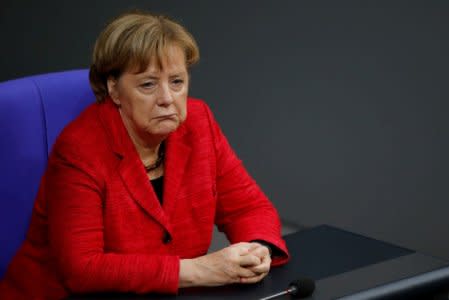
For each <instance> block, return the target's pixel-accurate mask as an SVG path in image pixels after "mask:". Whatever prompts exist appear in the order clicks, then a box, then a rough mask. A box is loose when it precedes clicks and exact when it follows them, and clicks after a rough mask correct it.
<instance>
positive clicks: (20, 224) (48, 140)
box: [0, 70, 95, 278]
mask: <svg viewBox="0 0 449 300" xmlns="http://www.w3.org/2000/svg"><path fill="white" fill-rule="evenodd" d="M94 101H95V97H94V95H93V92H92V90H91V88H90V85H89V80H88V70H73V71H66V72H58V73H49V74H42V75H36V76H29V77H24V78H21V79H16V80H10V81H6V82H2V83H0V168H1V171H0V278H2V277H3V275H4V273H5V270H6V268H7V266H8V264H9V262H10V261H11V259H12V257H13V255H14V254H15V253H16V251H17V250H18V248H19V247H20V245H21V243H22V241H23V240H24V238H25V234H26V231H27V230H28V226H29V221H30V219H31V211H32V209H33V204H34V200H35V197H36V194H37V190H38V187H39V183H40V180H41V177H42V175H43V173H44V171H45V168H46V165H47V159H48V154H49V152H50V151H51V147H52V145H53V143H54V142H55V139H56V137H57V136H58V134H59V133H60V132H61V130H62V129H63V128H64V126H65V125H67V123H69V122H70V121H71V120H73V119H74V118H75V117H76V116H77V115H78V114H79V113H80V112H81V111H82V110H83V109H84V108H85V107H86V106H87V105H88V104H90V103H93V102H94Z"/></svg>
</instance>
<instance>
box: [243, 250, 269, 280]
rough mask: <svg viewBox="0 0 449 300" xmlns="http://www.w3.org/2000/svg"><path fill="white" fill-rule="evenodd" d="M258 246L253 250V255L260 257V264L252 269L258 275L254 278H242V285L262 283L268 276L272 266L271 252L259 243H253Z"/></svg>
mask: <svg viewBox="0 0 449 300" xmlns="http://www.w3.org/2000/svg"><path fill="white" fill-rule="evenodd" d="M251 244H253V245H254V244H255V245H256V246H255V247H253V248H252V250H251V253H252V254H254V255H256V256H257V257H259V259H260V264H259V265H257V266H253V267H251V268H250V270H251V271H253V273H255V274H256V276H254V277H248V278H241V281H240V282H241V283H256V282H259V281H261V280H262V279H263V278H264V277H265V276H267V275H268V272H269V271H270V266H271V255H270V250H268V248H267V247H266V246H264V245H262V244H259V243H257V242H254V243H251Z"/></svg>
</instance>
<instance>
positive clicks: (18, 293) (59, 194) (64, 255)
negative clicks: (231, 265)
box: [0, 99, 288, 299]
mask: <svg viewBox="0 0 449 300" xmlns="http://www.w3.org/2000/svg"><path fill="white" fill-rule="evenodd" d="M164 167H165V174H164V189H163V204H162V206H161V205H160V203H159V201H158V199H157V196H156V195H155V193H154V190H153V188H152V186H151V183H150V181H149V180H148V177H147V175H146V173H145V170H144V167H143V164H142V162H141V160H140V158H139V156H138V154H137V151H136V149H135V147H134V145H133V143H132V141H131V139H130V138H129V136H128V133H127V131H126V129H125V127H124V125H123V123H122V120H121V118H120V115H119V113H118V110H117V108H116V107H115V106H114V105H113V103H112V101H110V100H107V101H106V103H103V104H93V105H91V106H90V107H88V108H87V109H86V110H85V111H84V112H83V113H82V114H81V115H80V116H79V117H78V118H77V119H76V120H75V121H73V122H72V123H71V124H70V125H69V126H67V127H66V128H65V129H64V131H63V132H62V134H61V135H60V136H59V138H58V139H57V141H56V143H55V145H54V147H53V151H52V153H51V155H50V158H49V161H48V168H47V171H46V173H45V175H44V177H43V179H42V182H41V185H40V189H39V193H38V195H37V199H36V202H35V205H34V210H33V215H32V220H31V225H30V228H29V231H28V234H27V237H26V240H25V242H24V243H23V245H22V247H21V248H20V250H19V251H18V253H17V254H16V256H15V257H14V259H13V261H12V262H11V264H10V266H9V268H8V271H7V273H6V276H5V278H4V280H3V281H2V282H1V283H0V298H1V299H60V298H63V297H66V296H67V295H69V294H71V293H85V292H97V291H119V292H135V293H147V292H160V293H176V292H177V290H178V280H179V261H180V259H181V258H192V257H197V256H200V255H204V254H206V253H207V251H208V248H209V245H210V242H211V238H212V231H213V225H214V223H215V224H217V226H218V228H219V229H220V230H222V231H224V232H225V233H226V235H227V237H228V239H229V240H230V242H231V243H237V242H240V241H251V240H264V241H267V242H269V243H271V244H273V245H275V246H276V247H277V248H278V250H281V253H282V254H283V255H281V256H279V257H276V258H274V259H273V265H279V264H282V263H285V262H287V260H288V252H287V249H286V246H285V243H284V241H283V240H282V238H281V235H280V222H279V217H278V215H277V213H276V210H275V209H274V207H273V205H272V204H271V203H270V202H269V200H268V199H267V197H266V196H265V195H264V194H263V193H262V191H261V190H260V189H259V187H258V186H257V184H256V183H255V182H254V180H253V179H252V178H251V177H250V176H249V175H248V173H247V172H246V171H245V169H244V167H243V165H242V163H241V161H240V160H239V159H238V158H237V157H236V155H235V154H234V152H233V151H232V149H231V147H230V146H229V144H228V142H227V140H226V138H225V136H224V135H223V133H222V132H221V130H220V128H219V127H218V125H217V123H216V122H215V120H214V118H213V116H212V113H211V112H210V110H209V108H208V107H207V106H206V104H205V103H203V102H202V101H199V100H194V99H189V100H188V117H187V119H186V121H185V122H184V123H183V124H182V125H181V126H180V127H179V128H178V129H177V130H176V131H175V132H174V133H172V134H170V136H169V137H168V138H167V141H166V156H165V165H164Z"/></svg>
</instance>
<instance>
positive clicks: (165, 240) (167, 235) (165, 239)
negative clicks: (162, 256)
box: [162, 231, 172, 244]
mask: <svg viewBox="0 0 449 300" xmlns="http://www.w3.org/2000/svg"><path fill="white" fill-rule="evenodd" d="M171 241H172V237H171V235H170V233H169V232H168V231H166V232H164V237H163V238H162V243H164V244H168V243H170V242H171Z"/></svg>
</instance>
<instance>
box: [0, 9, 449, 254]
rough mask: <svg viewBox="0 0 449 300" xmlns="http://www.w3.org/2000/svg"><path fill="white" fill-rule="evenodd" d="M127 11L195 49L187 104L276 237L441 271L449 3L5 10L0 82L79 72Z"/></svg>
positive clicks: (445, 234) (446, 248)
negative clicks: (220, 146)
mask: <svg viewBox="0 0 449 300" xmlns="http://www.w3.org/2000/svg"><path fill="white" fill-rule="evenodd" d="M130 9H143V10H149V11H152V12H157V13H163V14H166V15H169V16H172V17H174V18H175V19H177V20H178V21H180V22H181V23H182V24H183V25H185V26H186V27H187V28H188V29H189V30H190V31H191V32H192V34H193V35H194V36H195V37H196V39H197V41H198V44H199V46H200V49H201V55H202V57H201V61H200V63H199V64H198V65H197V66H195V67H194V68H193V69H192V81H191V84H192V85H191V93H190V94H191V95H192V96H194V97H198V98H202V99H204V100H206V101H207V102H208V103H209V105H210V106H211V108H212V110H213V112H214V113H215V116H216V118H217V119H218V121H219V123H220V124H221V126H222V129H223V131H224V132H225V134H226V135H227V137H228V139H229V141H230V143H231V145H232V146H233V147H234V149H235V151H236V152H237V154H238V155H239V156H240V158H241V159H242V160H243V162H244V164H245V166H246V167H247V169H248V170H249V172H250V173H251V174H252V176H253V177H254V178H255V179H256V181H257V182H258V183H259V185H260V186H261V187H262V189H263V190H264V191H265V192H266V194H267V195H268V196H269V198H270V199H271V200H272V201H273V203H274V205H275V206H276V207H277V209H278V211H279V213H280V215H281V218H282V221H283V224H284V232H285V233H288V232H292V231H295V230H299V229H301V228H304V227H309V226H314V225H318V224H330V225H334V226H337V227H340V228H343V229H347V230H350V231H353V232H357V233H361V234H364V235H367V236H370V237H374V238H377V239H381V240H384V241H387V242H392V243H395V244H397V245H401V246H404V247H408V248H411V249H414V250H419V251H422V252H425V253H428V254H431V255H434V256H438V257H443V258H446V259H449V158H448V156H449V118H448V113H449V104H448V100H449V75H448V70H449V1H443V0H441V1H437V0H434V1H431V0H427V1H410V0H408V1H405V0H398V1H385V0H383V1H345V0H343V1H331V0H329V1H324V0H317V1H294V0H290V1H289V0H284V1H236V0H228V1H207V0H204V1H198V0H190V1H167V0H165V1H150V0H148V1H111V0H109V1H106V0H104V1H94V0H92V1H81V0H80V1H56V0H40V1H23V0H2V2H1V3H0V38H1V42H0V81H5V80H9V79H14V78H18V77H22V76H28V75H32V74H40V73H47V72H54V71H62V70H69V69H78V68H87V67H89V64H90V55H91V51H92V48H93V44H94V42H95V38H96V36H97V35H98V34H99V32H100V30H101V29H102V28H103V26H104V25H105V24H106V23H107V22H108V21H109V20H110V19H111V18H113V17H115V16H116V15H118V14H120V13H123V12H125V11H127V10H130ZM67 93H70V91H69V90H68V91H67ZM222 243H224V240H223V237H222V236H218V237H217V238H216V241H215V242H214V246H213V247H220V246H221V245H222Z"/></svg>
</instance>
